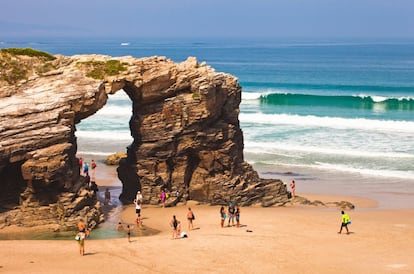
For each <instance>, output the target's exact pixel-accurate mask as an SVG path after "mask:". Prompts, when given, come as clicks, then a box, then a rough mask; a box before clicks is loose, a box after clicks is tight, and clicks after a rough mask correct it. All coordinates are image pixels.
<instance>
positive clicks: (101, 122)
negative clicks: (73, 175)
mask: <svg viewBox="0 0 414 274" xmlns="http://www.w3.org/2000/svg"><path fill="white" fill-rule="evenodd" d="M131 116H132V102H131V99H130V98H129V97H128V95H127V94H126V93H125V92H124V90H119V91H118V92H116V93H115V94H113V95H108V100H107V103H106V105H105V106H104V107H103V108H101V109H100V110H99V111H97V112H96V113H95V114H93V115H92V116H90V117H88V118H86V119H83V120H82V121H81V122H80V123H79V124H77V125H76V132H75V135H76V137H77V148H78V151H77V157H78V158H80V157H82V158H83V161H84V162H87V163H88V164H89V165H90V163H91V160H95V162H97V168H96V169H95V172H94V176H91V175H92V171H91V167H89V175H90V176H91V177H92V178H91V179H92V180H94V181H95V182H96V183H97V185H98V187H99V193H98V195H99V196H98V197H99V198H100V200H103V196H104V192H105V189H106V188H107V187H108V188H109V190H110V192H111V202H112V204H115V203H118V200H117V198H116V197H119V195H120V193H121V182H120V181H119V179H118V176H117V172H116V168H117V166H107V165H106V164H105V160H106V158H107V157H108V156H109V155H110V154H113V153H116V152H126V148H127V147H128V146H129V145H130V144H131V143H132V141H133V138H132V137H131V133H130V128H129V120H130V118H131ZM101 196H102V197H101Z"/></svg>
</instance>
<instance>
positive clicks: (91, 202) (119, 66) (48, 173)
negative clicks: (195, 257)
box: [0, 53, 286, 227]
mask: <svg viewBox="0 0 414 274" xmlns="http://www.w3.org/2000/svg"><path fill="white" fill-rule="evenodd" d="M2 54H3V59H1V58H0V62H3V63H0V69H1V70H0V72H1V77H0V119H1V120H0V188H1V192H0V208H3V211H5V208H7V209H8V210H7V211H6V213H3V214H2V218H3V220H4V221H5V222H6V223H7V224H13V223H17V224H22V225H27V224H28V223H29V222H25V221H24V218H25V217H24V216H25V215H24V213H22V212H25V210H29V209H35V208H42V209H44V210H43V211H44V212H48V213H47V214H49V215H47V214H46V215H47V216H48V217H47V218H51V219H53V218H54V219H55V221H54V222H55V223H56V224H59V225H60V226H62V227H63V226H66V227H69V226H70V223H71V222H73V220H72V219H71V218H72V217H71V216H74V215H76V214H79V213H76V212H78V211H79V210H84V209H82V208H85V207H86V208H87V212H88V214H89V215H88V218H89V219H93V222H95V223H98V222H99V221H101V215H100V214H99V202H97V201H96V199H93V198H91V197H90V195H91V194H90V193H86V192H85V191H86V190H83V187H82V186H83V185H84V184H83V182H82V178H81V176H80V175H79V166H78V159H77V158H76V151H77V146H76V136H75V132H76V127H75V126H76V124H77V123H79V122H80V121H81V120H82V119H84V118H86V117H89V116H90V115H93V114H94V113H95V112H96V111H98V110H99V109H100V108H102V107H104V105H105V104H106V101H107V98H108V94H113V93H115V92H118V91H119V90H121V89H123V90H124V91H125V92H126V93H127V94H128V96H129V98H130V99H131V102H132V103H131V105H132V117H131V120H130V129H131V135H132V137H133V140H134V141H133V143H132V144H131V145H130V146H129V147H128V151H127V157H126V158H124V159H122V160H121V162H120V166H119V168H118V176H119V178H120V180H121V181H122V183H123V191H122V194H121V197H120V198H121V200H122V201H123V202H130V201H132V199H133V197H134V196H135V193H136V191H138V190H141V192H142V193H143V195H144V202H146V203H152V204H155V203H157V200H158V199H157V196H158V194H159V192H160V190H161V188H165V189H167V190H168V191H170V192H172V193H178V194H179V195H178V196H177V197H175V196H174V197H173V198H170V200H169V201H168V202H169V204H175V203H177V202H179V201H185V200H188V199H194V200H198V201H201V202H206V203H210V204H223V203H225V202H226V201H229V200H232V201H234V202H237V203H239V204H241V205H251V204H253V203H261V204H262V205H263V206H270V205H274V204H283V203H285V202H286V195H285V194H286V187H285V186H284V185H283V184H282V183H281V182H280V181H278V180H264V179H260V178H259V177H258V175H257V173H256V172H255V171H254V170H253V169H252V167H251V166H250V165H249V164H247V163H246V162H244V160H243V134H242V131H241V129H240V127H239V121H238V113H239V104H240V100H241V88H240V86H239V84H238V82H237V79H236V78H235V77H233V76H231V75H228V74H224V73H217V72H215V71H214V70H213V69H212V68H211V67H209V66H207V65H205V64H198V62H197V60H196V59H195V58H189V59H188V60H186V61H185V62H182V63H174V62H172V61H171V60H169V59H167V58H165V57H150V58H141V59H135V58H132V57H120V58H113V57H109V56H102V55H77V56H71V57H65V56H55V59H48V60H45V59H44V58H43V57H36V56H34V57H33V56H32V57H28V56H25V55H16V54H15V55H13V54H10V53H2ZM4 56H6V57H7V58H8V59H7V58H6V59H7V60H6V61H7V62H11V61H13V62H17V63H19V64H21V67H24V68H25V69H24V71H23V72H21V73H20V74H19V75H18V77H17V76H16V75H13V69H15V68H10V66H6V65H5V61H4V58H5V57H4ZM39 68H40V69H39ZM22 75H23V76H22ZM6 76H7V77H6ZM12 76H13V77H12ZM82 197H83V198H82ZM85 197H87V198H85ZM75 202H76V204H77V206H76V207H73V206H71V203H75ZM15 206H16V207H15ZM10 208H16V209H14V210H9V209H10ZM12 212H13V214H12ZM30 212H31V213H30V214H34V215H35V216H36V215H38V214H41V213H38V212H40V211H36V210H32V211H30ZM87 212H86V211H85V212H84V214H83V215H85V214H87ZM6 215H7V216H6ZM5 216H6V217H5ZM35 216H33V215H32V216H31V217H32V218H36V217H35ZM42 216H45V214H42Z"/></svg>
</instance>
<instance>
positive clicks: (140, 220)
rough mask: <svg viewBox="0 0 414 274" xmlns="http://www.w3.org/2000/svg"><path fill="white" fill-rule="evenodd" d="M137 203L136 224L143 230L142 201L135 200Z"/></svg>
mask: <svg viewBox="0 0 414 274" xmlns="http://www.w3.org/2000/svg"><path fill="white" fill-rule="evenodd" d="M134 203H135V213H136V214H137V218H136V220H135V221H136V222H137V226H138V227H139V228H142V217H141V200H137V199H135V200H134Z"/></svg>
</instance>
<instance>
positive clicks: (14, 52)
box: [0, 48, 56, 61]
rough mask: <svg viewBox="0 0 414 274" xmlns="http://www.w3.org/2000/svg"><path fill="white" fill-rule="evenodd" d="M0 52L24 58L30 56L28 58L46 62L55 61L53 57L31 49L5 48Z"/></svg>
mask: <svg viewBox="0 0 414 274" xmlns="http://www.w3.org/2000/svg"><path fill="white" fill-rule="evenodd" d="M0 51H1V52H2V53H8V54H10V55H25V56H30V57H41V58H44V59H45V60H48V61H51V60H55V59H56V57H55V56H53V55H51V54H49V53H47V52H44V51H40V50H36V49H32V48H6V49H2V50H0Z"/></svg>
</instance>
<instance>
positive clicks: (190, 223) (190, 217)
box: [187, 207, 195, 231]
mask: <svg viewBox="0 0 414 274" xmlns="http://www.w3.org/2000/svg"><path fill="white" fill-rule="evenodd" d="M193 220H195V215H194V213H193V211H191V207H189V208H188V212H187V221H188V231H190V226H191V229H194V225H193Z"/></svg>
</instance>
